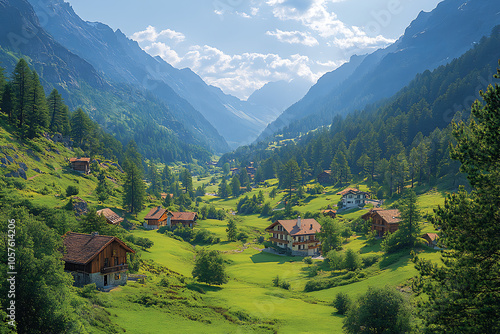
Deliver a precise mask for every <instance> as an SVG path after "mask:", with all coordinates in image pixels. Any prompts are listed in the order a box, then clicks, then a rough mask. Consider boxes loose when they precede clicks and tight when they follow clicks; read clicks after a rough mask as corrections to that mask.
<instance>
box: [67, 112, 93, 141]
mask: <svg viewBox="0 0 500 334" xmlns="http://www.w3.org/2000/svg"><path fill="white" fill-rule="evenodd" d="M91 122H92V121H91V120H90V118H89V117H88V116H87V114H86V113H85V112H84V111H83V110H82V109H81V108H78V109H77V110H76V111H75V112H74V113H73V115H72V116H71V136H72V137H73V141H74V142H75V144H76V145H77V146H79V147H82V146H83V144H84V142H85V140H86V139H87V138H88V136H89V131H90V129H91Z"/></svg>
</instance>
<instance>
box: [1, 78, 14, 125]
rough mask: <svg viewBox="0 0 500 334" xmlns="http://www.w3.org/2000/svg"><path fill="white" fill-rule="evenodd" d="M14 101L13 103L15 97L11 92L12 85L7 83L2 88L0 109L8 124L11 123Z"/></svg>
mask: <svg viewBox="0 0 500 334" xmlns="http://www.w3.org/2000/svg"><path fill="white" fill-rule="evenodd" d="M14 101H15V96H14V92H13V87H12V84H11V83H10V82H9V83H7V84H6V85H5V86H4V90H3V93H2V103H1V104H0V109H1V110H2V112H3V113H4V114H6V115H7V117H8V119H9V122H11V123H12V122H13V114H14Z"/></svg>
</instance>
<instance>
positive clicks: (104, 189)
mask: <svg viewBox="0 0 500 334" xmlns="http://www.w3.org/2000/svg"><path fill="white" fill-rule="evenodd" d="M97 180H98V183H97V187H96V189H95V192H96V195H97V199H98V200H99V201H100V202H104V201H107V200H108V198H109V196H110V195H111V186H110V185H109V181H108V179H107V178H106V174H105V173H104V171H101V172H100V173H99V176H98V177H97Z"/></svg>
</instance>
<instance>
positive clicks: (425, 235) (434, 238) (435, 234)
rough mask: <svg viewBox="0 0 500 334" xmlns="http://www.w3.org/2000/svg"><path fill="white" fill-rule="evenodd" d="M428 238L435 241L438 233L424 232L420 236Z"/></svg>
mask: <svg viewBox="0 0 500 334" xmlns="http://www.w3.org/2000/svg"><path fill="white" fill-rule="evenodd" d="M425 237H427V238H429V240H430V241H435V240H437V239H439V235H438V234H437V233H426V234H424V235H423V236H422V238H425Z"/></svg>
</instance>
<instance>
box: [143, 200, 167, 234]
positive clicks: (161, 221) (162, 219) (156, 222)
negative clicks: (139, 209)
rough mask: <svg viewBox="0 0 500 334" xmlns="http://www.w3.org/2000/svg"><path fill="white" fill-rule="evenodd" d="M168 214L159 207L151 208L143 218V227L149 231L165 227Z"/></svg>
mask: <svg viewBox="0 0 500 334" xmlns="http://www.w3.org/2000/svg"><path fill="white" fill-rule="evenodd" d="M167 214H168V212H167V210H166V209H162V207H161V206H158V207H155V208H152V209H151V210H150V211H149V212H148V214H147V215H146V217H144V220H145V222H144V227H145V228H147V229H149V230H156V229H159V228H160V227H162V226H165V225H167V219H168V215H167Z"/></svg>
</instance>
